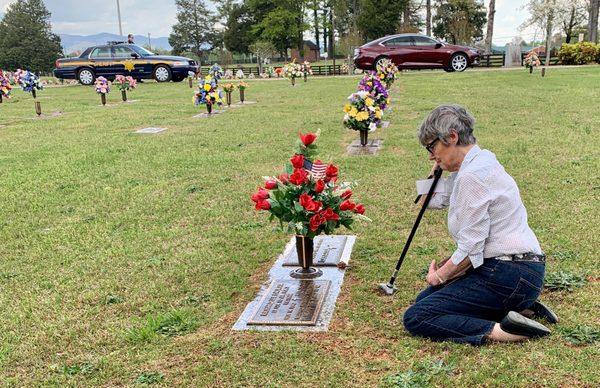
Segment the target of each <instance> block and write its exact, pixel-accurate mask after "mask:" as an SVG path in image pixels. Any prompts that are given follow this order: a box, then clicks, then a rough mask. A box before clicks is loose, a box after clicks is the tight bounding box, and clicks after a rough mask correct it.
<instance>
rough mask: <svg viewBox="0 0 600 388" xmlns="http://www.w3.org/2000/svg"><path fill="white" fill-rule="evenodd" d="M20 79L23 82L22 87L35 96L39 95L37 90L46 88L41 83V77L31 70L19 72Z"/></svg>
mask: <svg viewBox="0 0 600 388" xmlns="http://www.w3.org/2000/svg"><path fill="white" fill-rule="evenodd" d="M18 80H19V83H20V84H21V89H23V91H24V92H27V93H31V95H32V96H33V98H36V97H37V94H36V91H38V90H42V89H43V88H44V86H43V85H42V84H41V83H40V77H38V76H37V75H35V74H34V73H32V72H30V71H29V70H26V71H24V72H21V73H20V74H18Z"/></svg>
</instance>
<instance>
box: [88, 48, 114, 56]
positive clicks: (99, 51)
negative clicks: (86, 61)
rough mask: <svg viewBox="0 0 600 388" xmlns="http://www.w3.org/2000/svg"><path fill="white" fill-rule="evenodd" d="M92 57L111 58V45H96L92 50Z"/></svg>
mask: <svg viewBox="0 0 600 388" xmlns="http://www.w3.org/2000/svg"><path fill="white" fill-rule="evenodd" d="M90 58H110V47H96V48H95V49H93V50H92V53H91V54H90Z"/></svg>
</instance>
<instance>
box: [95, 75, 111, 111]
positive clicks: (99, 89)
mask: <svg viewBox="0 0 600 388" xmlns="http://www.w3.org/2000/svg"><path fill="white" fill-rule="evenodd" d="M94 88H95V89H96V93H98V94H99V95H100V101H102V105H106V95H107V94H108V93H110V82H109V81H108V80H107V79H106V78H104V77H98V78H96V81H95V82H94Z"/></svg>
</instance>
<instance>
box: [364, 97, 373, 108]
mask: <svg viewBox="0 0 600 388" xmlns="http://www.w3.org/2000/svg"><path fill="white" fill-rule="evenodd" d="M373 103H374V101H373V99H372V98H370V97H367V98H365V105H366V106H373Z"/></svg>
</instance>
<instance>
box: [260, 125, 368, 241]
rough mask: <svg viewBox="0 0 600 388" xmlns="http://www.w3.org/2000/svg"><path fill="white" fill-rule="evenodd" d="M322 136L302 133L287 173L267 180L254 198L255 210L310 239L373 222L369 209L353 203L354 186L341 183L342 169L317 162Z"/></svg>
mask: <svg viewBox="0 0 600 388" xmlns="http://www.w3.org/2000/svg"><path fill="white" fill-rule="evenodd" d="M318 136H319V133H318V132H317V133H316V134H315V133H307V134H304V135H303V134H301V133H300V134H299V140H298V141H297V146H296V151H295V154H294V155H293V156H292V157H291V158H290V161H289V163H287V164H286V166H285V171H284V173H282V174H280V175H278V176H276V177H264V179H265V184H264V187H260V188H259V189H258V191H257V192H256V193H254V194H253V195H252V201H254V203H255V208H256V209H257V210H264V211H268V212H270V213H271V217H270V219H271V220H273V219H275V218H278V219H279V221H280V225H281V228H282V229H284V230H287V231H288V232H291V233H294V234H296V235H300V236H306V237H309V238H313V237H315V236H317V235H319V234H321V233H325V234H331V233H333V231H334V230H335V229H336V228H339V227H340V226H345V227H346V228H348V229H351V227H352V224H353V222H354V221H355V220H357V219H362V220H366V221H370V220H369V218H367V217H365V216H364V215H363V214H364V212H365V207H364V206H363V205H362V204H358V203H355V202H354V201H353V198H352V195H353V193H352V184H351V183H348V182H339V181H338V173H339V170H338V167H336V166H335V165H334V164H331V163H330V164H324V163H322V162H321V161H320V160H314V156H315V155H316V153H317V146H316V144H315V141H316V140H317V138H318Z"/></svg>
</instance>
